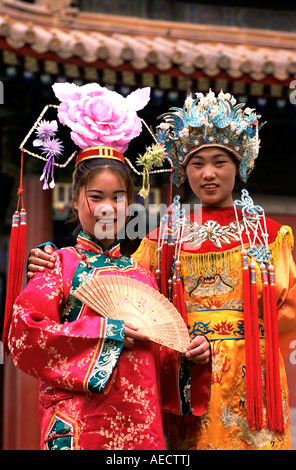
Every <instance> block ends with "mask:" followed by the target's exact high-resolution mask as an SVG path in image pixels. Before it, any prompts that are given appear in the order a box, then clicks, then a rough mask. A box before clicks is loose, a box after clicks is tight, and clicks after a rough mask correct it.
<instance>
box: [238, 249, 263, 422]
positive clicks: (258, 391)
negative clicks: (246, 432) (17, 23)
mask: <svg viewBox="0 0 296 470" xmlns="http://www.w3.org/2000/svg"><path fill="white" fill-rule="evenodd" d="M242 265H243V270H242V271H243V272H242V274H243V301H244V320H245V321H244V323H245V360H246V394H247V419H248V424H249V426H250V428H251V429H253V428H255V427H256V428H257V429H259V428H261V427H262V419H263V413H262V383H261V367H260V349H259V331H258V306H257V289H256V277H254V270H253V271H252V269H251V270H250V268H249V262H248V255H247V253H246V251H245V250H242ZM255 276H256V272H255ZM256 315H257V318H256V319H257V325H256V324H255V323H256V322H255V321H254V317H255V316H256ZM254 325H255V326H254ZM256 332H257V335H256ZM255 343H257V347H255ZM258 352H259V355H258ZM260 385H261V387H260ZM260 399H261V400H260Z"/></svg>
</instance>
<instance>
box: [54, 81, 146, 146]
mask: <svg viewBox="0 0 296 470" xmlns="http://www.w3.org/2000/svg"><path fill="white" fill-rule="evenodd" d="M53 91H54V93H55V95H56V97H57V98H58V99H59V100H60V101H61V104H60V105H59V109H58V118H59V121H60V122H61V123H62V124H64V125H66V126H68V127H69V128H70V129H71V138H72V140H73V142H74V143H75V144H76V145H77V146H78V147H79V148H80V149H81V150H83V149H86V148H89V147H97V146H107V147H113V148H115V149H117V150H119V151H120V152H122V153H124V152H125V151H126V149H127V147H128V144H129V143H130V141H131V140H132V139H133V138H135V137H137V136H138V135H139V134H140V133H141V131H142V122H141V120H140V118H139V117H138V115H137V111H139V110H141V109H143V108H144V107H145V106H146V104H147V103H148V101H149V99H150V88H142V89H137V90H135V91H134V92H132V93H131V94H130V95H128V96H127V97H123V96H121V95H120V94H118V93H116V92H115V91H111V90H108V89H107V88H104V87H101V86H100V85H99V84H98V83H90V84H87V85H83V86H80V87H79V86H77V85H75V84H74V83H55V84H54V85H53Z"/></svg>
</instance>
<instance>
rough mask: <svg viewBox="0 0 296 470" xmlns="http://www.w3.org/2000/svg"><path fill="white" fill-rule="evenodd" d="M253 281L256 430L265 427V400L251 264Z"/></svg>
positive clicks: (256, 300) (253, 275)
mask: <svg viewBox="0 0 296 470" xmlns="http://www.w3.org/2000/svg"><path fill="white" fill-rule="evenodd" d="M250 280H251V321H252V343H253V380H254V406H255V409H254V411H255V420H256V428H257V429H262V426H263V399H262V375H261V355H260V342H259V323H258V315H259V314H258V297H257V284H256V267H255V265H254V264H253V263H251V264H250Z"/></svg>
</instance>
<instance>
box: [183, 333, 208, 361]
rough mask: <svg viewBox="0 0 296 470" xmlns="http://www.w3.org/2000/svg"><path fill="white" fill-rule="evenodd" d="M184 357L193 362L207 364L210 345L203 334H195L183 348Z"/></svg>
mask: <svg viewBox="0 0 296 470" xmlns="http://www.w3.org/2000/svg"><path fill="white" fill-rule="evenodd" d="M184 355H185V357H186V358H187V359H188V360H189V361H191V362H194V363H195V364H208V362H209V360H210V357H211V346H210V343H209V341H208V340H207V338H206V337H205V336H202V335H199V336H196V337H195V338H194V339H193V340H192V341H191V343H190V344H189V345H188V346H187V348H185V350H184Z"/></svg>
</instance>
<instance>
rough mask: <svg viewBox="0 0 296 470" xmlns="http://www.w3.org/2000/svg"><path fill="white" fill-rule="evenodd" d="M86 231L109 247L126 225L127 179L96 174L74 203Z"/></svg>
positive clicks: (116, 175) (109, 171) (112, 175)
mask: <svg viewBox="0 0 296 470" xmlns="http://www.w3.org/2000/svg"><path fill="white" fill-rule="evenodd" d="M73 204H74V207H75V209H76V210H77V211H78V216H79V220H80V223H81V225H82V229H83V231H84V232H85V233H88V234H89V235H91V236H93V237H95V238H96V239H97V240H100V242H101V243H102V245H103V246H104V247H106V248H107V247H108V246H109V245H110V244H111V243H113V241H114V240H115V238H116V234H117V233H118V232H119V230H120V229H122V228H123V227H124V225H125V223H126V212H127V207H128V201H127V197H126V187H125V183H124V181H123V179H122V178H121V176H120V175H118V174H116V173H115V172H113V171H111V170H109V169H104V170H102V171H99V172H96V173H95V174H94V175H93V176H91V177H90V178H89V180H88V183H87V186H86V188H82V189H81V191H80V193H79V195H78V198H77V200H73Z"/></svg>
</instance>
